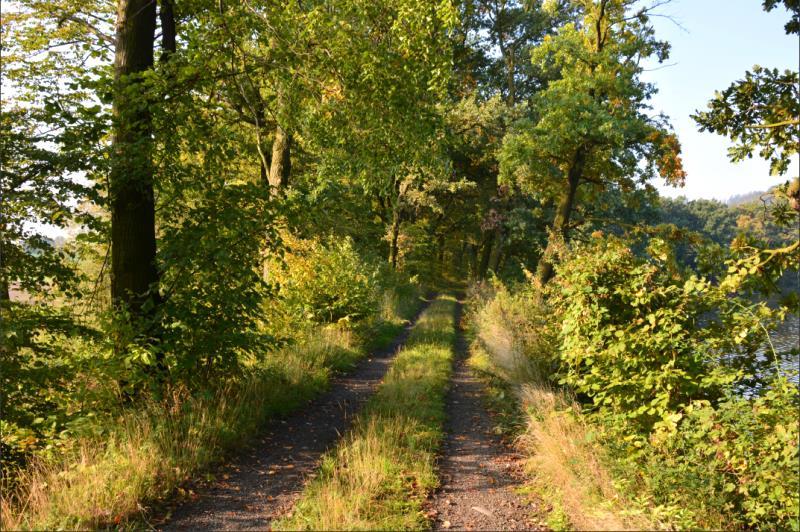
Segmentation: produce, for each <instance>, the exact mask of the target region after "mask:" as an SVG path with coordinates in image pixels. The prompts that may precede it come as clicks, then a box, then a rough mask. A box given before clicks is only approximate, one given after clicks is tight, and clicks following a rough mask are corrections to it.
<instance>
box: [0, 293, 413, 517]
mask: <svg viewBox="0 0 800 532" xmlns="http://www.w3.org/2000/svg"><path fill="white" fill-rule="evenodd" d="M417 302H418V300H417ZM405 310H410V307H408V306H407V304H406V309H405ZM402 326H403V322H402V320H400V319H399V317H397V316H395V317H394V319H393V320H391V321H389V320H381V321H377V322H375V323H373V324H372V325H370V326H368V327H367V328H365V329H364V330H362V331H360V332H358V331H354V330H352V329H343V328H337V327H332V326H330V327H325V328H320V329H318V330H315V331H313V334H309V335H308V337H307V338H305V339H304V340H302V341H300V342H298V343H297V344H295V345H293V346H291V347H288V348H286V349H283V350H281V351H278V352H276V353H273V354H272V355H270V356H269V357H268V359H267V361H266V362H265V363H262V364H259V365H258V366H257V367H253V368H251V369H250V370H249V371H248V372H247V374H246V375H245V377H244V378H243V379H242V380H240V381H238V382H236V383H234V384H231V385H229V386H226V387H224V388H222V389H219V390H217V391H216V392H215V393H213V394H211V395H209V396H197V397H190V398H188V399H184V400H181V401H176V402H175V404H174V405H173V407H172V408H171V409H169V410H167V409H165V408H164V406H163V405H162V404H150V405H143V406H142V407H141V408H138V409H137V410H135V411H134V410H128V411H126V412H124V413H123V414H122V415H120V416H119V417H118V418H117V419H116V420H115V421H116V425H115V426H114V427H113V428H109V429H107V430H106V431H105V432H104V433H103V434H102V435H101V436H97V437H94V438H87V439H84V440H81V441H78V442H75V445H74V449H73V450H72V451H71V452H69V453H68V454H67V455H66V456H61V458H60V459H59V460H57V461H56V460H50V461H38V462H36V463H34V464H32V465H30V466H29V467H28V468H27V469H26V470H24V471H21V472H19V482H18V486H19V489H17V490H15V491H13V492H11V493H4V494H2V497H0V511H1V517H2V520H1V522H0V528H2V529H4V530H10V529H13V530H16V529H39V530H41V529H57V528H60V529H86V528H98V527H104V526H109V525H124V524H125V523H131V522H140V521H141V520H142V519H147V517H148V511H147V507H146V505H147V504H148V503H150V502H153V501H157V500H161V499H164V498H167V497H170V496H171V495H172V494H173V493H174V492H175V490H176V488H177V487H178V486H180V485H181V484H183V483H185V482H186V481H188V480H190V479H191V478H195V477H196V476H197V475H198V474H199V473H201V472H202V471H203V470H205V469H207V468H208V467H209V466H211V465H213V464H214V463H215V462H218V461H219V460H220V459H221V458H223V457H224V456H225V455H226V454H227V453H229V452H231V451H233V450H235V449H237V448H239V447H240V446H241V445H243V444H246V443H247V441H248V440H249V439H250V438H251V437H252V436H253V435H254V434H256V433H257V432H258V430H259V428H260V427H261V426H262V425H263V424H264V423H265V422H266V420H268V419H269V418H271V417H274V416H278V415H282V414H285V413H288V412H290V411H292V410H295V409H297V408H299V407H300V406H302V405H303V404H305V403H306V402H307V401H308V400H310V399H311V398H312V397H314V396H315V395H317V394H318V393H320V392H321V391H323V390H324V389H325V388H326V387H327V385H328V382H329V379H330V376H331V374H332V373H333V372H334V371H336V370H342V369H347V368H350V367H352V366H353V365H354V363H355V362H356V361H357V360H358V359H360V358H362V357H363V356H365V355H366V354H367V353H368V352H369V351H370V350H372V349H375V348H378V347H380V346H381V345H386V344H388V343H389V342H390V341H391V340H392V339H393V338H394V337H395V336H396V334H397V333H399V332H400V330H401V329H402Z"/></svg>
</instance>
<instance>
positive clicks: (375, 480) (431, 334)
mask: <svg viewBox="0 0 800 532" xmlns="http://www.w3.org/2000/svg"><path fill="white" fill-rule="evenodd" d="M453 316H454V301H453V300H452V298H439V299H438V300H437V301H436V302H434V303H433V304H432V305H431V307H430V308H429V309H428V310H427V311H426V312H425V313H424V314H423V315H422V316H421V318H420V320H419V322H418V323H417V325H416V327H415V328H414V330H413V331H412V333H411V335H410V337H409V340H408V343H407V346H406V347H405V348H404V349H403V350H402V351H401V352H400V353H399V354H398V356H397V358H396V359H395V361H394V363H393V365H392V368H391V369H390V371H389V373H388V374H387V375H386V378H385V380H384V382H383V383H382V384H381V386H380V387H379V389H378V391H377V392H376V394H375V396H374V397H373V398H372V399H371V400H370V401H369V403H368V404H367V406H366V407H365V409H364V411H362V413H361V414H360V415H359V416H358V418H357V419H356V421H355V424H354V427H353V429H352V431H351V432H350V433H349V434H348V435H347V436H346V437H345V438H344V440H343V441H342V442H341V443H340V444H339V446H338V447H337V448H336V449H335V450H334V451H332V452H331V453H329V454H328V455H327V456H326V457H325V458H324V460H323V463H322V466H321V471H320V474H319V475H318V476H317V478H316V479H315V480H314V481H312V482H311V483H310V484H309V485H308V486H307V488H306V490H305V492H304V493H303V496H302V498H301V500H300V501H299V502H298V504H297V505H296V507H295V509H294V511H293V514H292V515H291V516H289V517H287V518H286V519H284V520H282V521H280V522H278V523H275V524H274V525H273V527H274V528H275V529H286V530H297V529H311V530H376V529H387V530H398V529H419V528H424V527H427V526H428V521H427V519H426V517H425V516H424V515H423V512H422V504H423V501H424V500H425V498H426V497H427V495H428V493H430V491H431V490H432V489H433V488H434V487H436V485H437V482H438V480H437V476H436V471H435V456H436V452H437V450H438V448H439V446H440V444H441V440H442V436H443V433H442V424H443V422H444V394H445V390H446V387H447V382H448V379H449V376H450V372H451V369H452V358H453V342H454V334H455V331H454V322H453V319H454V318H453Z"/></svg>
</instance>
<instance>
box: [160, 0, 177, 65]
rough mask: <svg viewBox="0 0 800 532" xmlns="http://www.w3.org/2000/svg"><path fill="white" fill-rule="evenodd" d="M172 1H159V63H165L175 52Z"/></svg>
mask: <svg viewBox="0 0 800 532" xmlns="http://www.w3.org/2000/svg"><path fill="white" fill-rule="evenodd" d="M173 1H174V0H161V6H160V9H159V10H158V17H159V19H160V20H161V62H162V63H166V62H167V61H169V58H170V57H171V56H172V54H174V53H175V51H176V50H177V26H176V24H175V6H174V5H173Z"/></svg>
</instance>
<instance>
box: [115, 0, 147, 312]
mask: <svg viewBox="0 0 800 532" xmlns="http://www.w3.org/2000/svg"><path fill="white" fill-rule="evenodd" d="M155 28H156V3H155V2H154V1H153V0H119V1H118V4H117V27H116V32H117V36H116V55H115V58H114V71H115V84H116V87H115V89H116V92H115V96H114V136H113V141H112V142H113V159H112V167H111V172H110V179H109V185H110V186H109V189H110V190H109V193H110V194H109V195H110V204H111V298H112V302H113V304H114V306H115V308H117V309H126V310H127V311H128V312H129V313H130V315H131V317H132V318H134V319H136V318H143V317H146V315H147V314H150V313H151V312H152V310H153V308H154V307H153V305H146V304H145V302H146V301H147V300H148V299H149V298H153V299H154V300H157V298H158V281H159V275H158V271H157V269H156V262H155V261H156V231H155V200H154V197H153V164H152V160H151V156H152V140H151V134H152V117H151V115H150V112H149V110H148V106H149V102H148V101H147V99H146V98H145V97H143V95H142V90H139V89H138V88H137V86H138V85H140V83H141V74H142V73H144V72H145V71H147V70H149V69H151V68H152V66H153V39H154V38H155Z"/></svg>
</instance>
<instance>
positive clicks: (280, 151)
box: [269, 126, 292, 194]
mask: <svg viewBox="0 0 800 532" xmlns="http://www.w3.org/2000/svg"><path fill="white" fill-rule="evenodd" d="M270 164H271V166H270V169H269V186H270V190H271V191H272V193H273V194H278V193H280V192H282V191H283V189H285V188H286V186H287V185H288V184H289V174H290V173H291V171H292V136H291V135H289V134H288V133H286V131H284V130H283V128H282V127H281V126H278V127H276V128H275V140H274V141H273V142H272V161H271V163H270Z"/></svg>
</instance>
